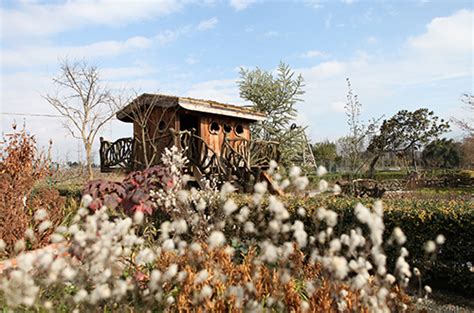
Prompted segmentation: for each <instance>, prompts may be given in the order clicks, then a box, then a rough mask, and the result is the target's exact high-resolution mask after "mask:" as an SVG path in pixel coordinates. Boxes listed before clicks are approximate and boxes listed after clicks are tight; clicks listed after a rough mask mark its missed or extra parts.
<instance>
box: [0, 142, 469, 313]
mask: <svg viewBox="0 0 474 313" xmlns="http://www.w3.org/2000/svg"><path fill="white" fill-rule="evenodd" d="M25 143H27V140H24V141H18V142H16V143H13V144H12V145H11V146H10V148H9V149H10V150H9V156H8V157H7V158H5V159H4V162H3V163H2V171H1V173H2V178H3V179H2V188H3V192H2V195H3V201H2V203H3V204H2V207H1V210H2V211H1V212H2V219H1V222H2V228H1V236H2V237H1V238H2V241H1V242H0V243H1V245H0V248H1V250H2V251H3V252H1V253H2V254H1V257H2V259H3V261H2V262H1V263H0V277H1V281H2V284H1V285H0V296H1V299H2V300H0V301H1V303H2V306H3V308H4V310H8V309H9V308H10V309H13V308H15V310H20V311H43V310H45V311H48V310H55V311H64V312H66V311H71V310H78V311H89V310H96V311H147V310H148V309H153V310H157V311H162V310H170V311H176V310H187V309H190V308H201V309H202V310H208V311H235V312H238V311H247V310H272V311H281V310H290V311H296V312H300V311H301V312H304V311H310V312H314V311H320V312H328V311H338V310H342V311H354V310H355V311H372V310H391V311H393V310H396V311H406V310H408V311H412V310H415V309H417V308H422V307H423V306H424V307H430V305H431V306H433V303H432V302H429V301H428V300H423V299H425V298H427V297H430V296H431V294H432V292H433V289H435V290H440V291H441V292H439V291H436V292H435V295H436V297H437V298H436V299H438V301H440V299H441V300H442V299H446V296H444V298H443V295H446V294H453V293H454V294H455V295H458V297H460V298H461V299H467V300H465V301H464V302H463V303H462V305H464V306H466V307H467V308H469V307H471V308H472V306H471V305H472V302H470V300H469V297H468V295H469V290H472V289H473V288H474V279H473V274H474V273H473V267H472V263H471V261H472V259H473V251H474V247H473V242H472V240H471V239H472V238H473V237H474V227H473V225H474V219H473V217H474V205H473V201H472V188H465V189H462V188H458V189H456V190H436V189H420V190H416V191H413V192H411V193H410V194H409V195H405V196H403V197H388V198H387V199H385V200H384V201H383V202H382V201H379V200H377V201H375V200H374V199H369V198H355V197H352V196H348V195H341V194H340V192H339V190H337V189H336V190H332V185H331V184H328V183H327V182H325V181H324V180H323V178H324V177H320V178H318V180H319V181H320V182H319V183H318V186H319V188H318V189H316V190H315V189H314V188H310V190H306V189H307V188H308V186H309V180H308V178H306V177H305V176H304V174H303V173H302V172H301V171H300V170H299V169H298V168H293V169H292V170H291V171H290V172H289V173H287V174H283V175H280V174H279V173H278V170H277V169H276V168H271V169H270V174H271V175H272V176H273V178H274V180H275V182H276V184H278V185H279V187H280V188H281V189H282V190H285V194H284V195H283V196H279V197H277V196H275V195H273V194H272V193H271V192H269V191H268V189H267V187H268V186H267V184H266V183H257V184H256V185H255V186H254V192H253V193H252V194H243V193H236V192H235V189H234V188H233V187H232V186H231V185H230V184H228V183H226V184H224V185H223V186H222V187H220V188H217V187H214V186H212V185H208V187H206V188H203V189H201V190H196V189H189V188H185V185H186V183H185V182H186V179H187V178H186V176H184V175H183V174H182V172H181V168H182V167H183V166H184V164H185V163H186V160H185V159H183V158H182V156H181V155H180V154H179V152H178V151H177V150H170V151H168V152H167V156H166V157H165V158H164V159H163V160H164V162H165V164H164V167H157V168H151V169H149V170H146V171H143V172H136V173H133V174H132V175H130V176H125V175H114V174H112V175H110V174H109V175H106V176H102V177H101V179H100V180H96V181H93V182H82V183H81V181H80V179H79V178H78V177H79V175H76V174H74V171H71V170H68V171H66V172H63V171H60V172H56V173H51V171H50V166H49V165H48V164H47V162H46V161H45V159H43V158H41V157H38V156H37V155H36V153H35V151H34V149H33V150H30V149H28V148H31V146H28V145H27V144H25ZM19 159H22V162H18V160H19ZM285 175H286V176H285ZM83 195H84V197H83ZM466 297H468V298H466ZM417 299H418V300H417ZM430 301H431V300H430ZM437 305H439V304H436V305H435V306H437ZM53 308H54V309H53Z"/></svg>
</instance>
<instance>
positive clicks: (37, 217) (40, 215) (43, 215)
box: [35, 209, 48, 221]
mask: <svg viewBox="0 0 474 313" xmlns="http://www.w3.org/2000/svg"><path fill="white" fill-rule="evenodd" d="M46 217H48V211H46V210H45V209H39V210H38V211H36V212H35V221H42V220H44V219H45V218H46Z"/></svg>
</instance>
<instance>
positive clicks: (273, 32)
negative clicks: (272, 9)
mask: <svg viewBox="0 0 474 313" xmlns="http://www.w3.org/2000/svg"><path fill="white" fill-rule="evenodd" d="M278 35H279V34H278V32H277V31H274V30H270V31H268V32H266V33H265V34H263V36H264V37H278Z"/></svg>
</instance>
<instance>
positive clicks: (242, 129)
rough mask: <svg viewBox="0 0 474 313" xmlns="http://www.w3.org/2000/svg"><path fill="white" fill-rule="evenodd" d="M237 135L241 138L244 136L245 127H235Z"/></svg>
mask: <svg viewBox="0 0 474 313" xmlns="http://www.w3.org/2000/svg"><path fill="white" fill-rule="evenodd" d="M235 133H236V134H237V135H239V136H242V135H243V134H244V127H243V126H242V125H240V124H238V125H237V126H235Z"/></svg>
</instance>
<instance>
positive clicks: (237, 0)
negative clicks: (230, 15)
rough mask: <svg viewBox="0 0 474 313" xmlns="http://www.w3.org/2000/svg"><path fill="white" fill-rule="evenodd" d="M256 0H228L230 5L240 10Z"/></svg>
mask: <svg viewBox="0 0 474 313" xmlns="http://www.w3.org/2000/svg"><path fill="white" fill-rule="evenodd" d="M255 2H256V0H230V5H231V6H232V7H233V8H234V10H236V11H242V10H245V9H247V8H248V7H250V6H251V5H252V4H254V3H255Z"/></svg>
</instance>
